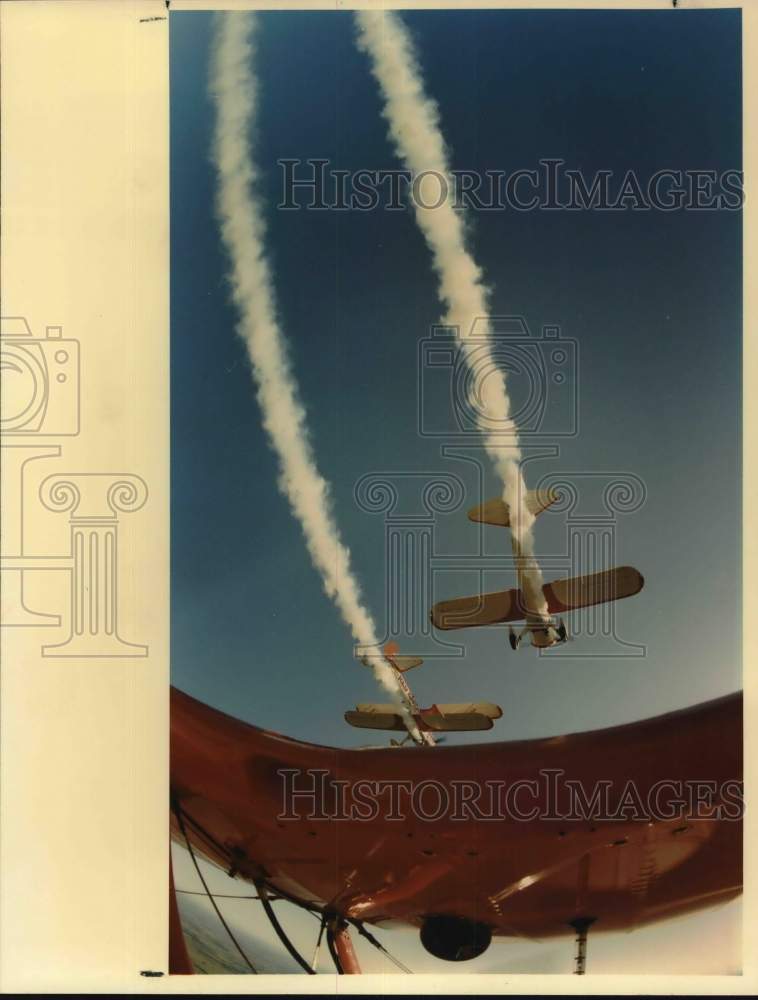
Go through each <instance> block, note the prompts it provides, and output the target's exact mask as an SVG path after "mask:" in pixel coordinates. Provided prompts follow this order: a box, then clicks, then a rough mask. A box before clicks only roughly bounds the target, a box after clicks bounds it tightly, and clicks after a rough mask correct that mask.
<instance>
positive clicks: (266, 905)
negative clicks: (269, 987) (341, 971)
mask: <svg viewBox="0 0 758 1000" xmlns="http://www.w3.org/2000/svg"><path fill="white" fill-rule="evenodd" d="M255 888H256V889H257V890H258V897H259V899H260V901H261V904H262V905H263V909H264V911H265V913H266V916H267V917H268V919H269V920H270V921H271V926H272V927H273V928H274V930H275V931H276V936H277V937H278V938H279V940H280V941H281V942H282V944H283V945H284V947H285V948H286V949H287V951H288V952H289V953H290V955H291V956H292V957H293V958H294V959H295V961H296V962H297V964H298V965H299V966H300V968H301V969H303V971H305V972H307V973H308V975H309V976H315V975H316V972H315V970H314V969H312V968H311V967H310V965H308V963H307V962H306V961H305V959H304V958H303V956H302V955H301V954H300V952H299V951H298V950H297V948H296V947H295V946H294V944H293V943H292V942H291V941H290V939H289V938H288V937H287V935H286V934H285V933H284V928H283V927H282V925H281V924H280V923H279V921H278V919H277V916H276V914H275V913H274V908H273V906H272V905H271V903H270V902H269V898H268V891H267V889H266V885H265V883H264V882H256V883H255Z"/></svg>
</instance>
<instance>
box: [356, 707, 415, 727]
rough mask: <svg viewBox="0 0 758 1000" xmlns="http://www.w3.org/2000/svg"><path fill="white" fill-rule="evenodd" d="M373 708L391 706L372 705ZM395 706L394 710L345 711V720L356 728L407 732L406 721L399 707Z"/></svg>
mask: <svg viewBox="0 0 758 1000" xmlns="http://www.w3.org/2000/svg"><path fill="white" fill-rule="evenodd" d="M366 707H368V706H365V705H359V706H358V708H359V709H361V708H366ZM372 707H373V708H379V707H381V708H385V707H386V708H388V707H389V706H376V705H375V706H372ZM392 707H393V711H392V712H376V711H371V712H365V711H364V712H361V711H357V712H345V722H347V723H348V725H351V726H355V728H356V729H386V730H389V731H391V732H405V722H404V721H403V717H402V716H401V715H400V714H399V713H398V711H397V708H396V707H395V706H392Z"/></svg>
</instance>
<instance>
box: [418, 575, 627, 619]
mask: <svg viewBox="0 0 758 1000" xmlns="http://www.w3.org/2000/svg"><path fill="white" fill-rule="evenodd" d="M644 582H645V581H644V579H643V577H642V574H641V573H640V572H639V571H638V570H636V569H634V567H633V566H619V567H616V568H614V569H608V570H603V571H602V572H600V573H591V574H589V575H588V576H575V577H571V578H569V579H566V580H553V581H552V582H551V583H546V584H545V585H544V587H543V588H542V592H543V594H544V595H545V600H546V601H547V608H548V612H549V613H550V614H551V615H555V614H560V613H561V612H563V611H571V610H573V609H575V608H587V607H590V606H591V605H593V604H604V603H606V602H607V601H619V600H621V599H622V598H624V597H632V596H633V595H634V594H638V593H639V592H640V591H641V590H642V587H643V584H644ZM525 618H526V608H525V604H524V598H523V595H522V593H521V591H520V590H519V589H517V588H514V589H513V590H500V591H495V592H494V593H491V594H476V595H474V596H472V597H458V598H455V599H454V600H452V601H439V602H438V603H437V604H435V605H434V607H433V608H432V611H431V620H432V624H433V625H434V626H435V628H439V629H454V628H473V627H475V626H479V625H498V624H500V623H502V622H517V621H523V620H524V619H525Z"/></svg>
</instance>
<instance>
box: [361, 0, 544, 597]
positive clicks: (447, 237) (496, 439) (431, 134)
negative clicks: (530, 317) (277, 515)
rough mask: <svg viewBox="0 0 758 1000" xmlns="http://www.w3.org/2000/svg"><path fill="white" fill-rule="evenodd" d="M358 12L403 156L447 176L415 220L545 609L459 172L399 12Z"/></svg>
mask: <svg viewBox="0 0 758 1000" xmlns="http://www.w3.org/2000/svg"><path fill="white" fill-rule="evenodd" d="M355 17H356V20H357V25H358V44H359V46H360V48H361V49H363V50H364V51H365V52H367V53H368V55H369V58H370V60H371V69H372V72H373V75H374V77H375V78H376V80H377V82H378V84H379V87H380V90H381V94H382V97H383V99H384V108H383V111H382V114H383V116H384V118H385V119H386V120H387V123H388V125H389V135H390V138H391V140H392V142H393V144H394V146H395V149H396V151H397V153H398V155H399V157H400V159H401V160H402V161H403V162H404V163H405V165H406V167H407V169H408V170H410V172H411V174H412V175H414V176H416V177H418V176H419V175H421V174H424V172H425V171H430V172H433V173H434V174H436V175H437V176H441V177H444V178H445V180H446V181H447V197H446V198H445V199H444V200H443V201H442V203H441V204H439V205H438V206H436V207H433V208H432V207H429V208H425V207H424V206H423V205H422V204H420V202H421V201H422V200H423V201H424V202H425V203H428V204H430V205H431V204H435V201H436V200H439V198H436V199H432V198H429V199H427V198H424V199H421V198H415V199H414V208H415V213H416V220H417V222H418V225H419V228H420V229H421V231H422V233H423V234H424V237H425V239H426V241H427V244H428V245H429V248H430V250H431V252H432V257H433V263H434V268H435V270H436V272H437V277H438V279H439V294H440V298H441V299H442V301H443V303H444V305H445V307H446V315H445V318H444V322H445V323H446V324H448V325H450V326H455V327H456V328H457V329H458V335H459V340H460V344H461V350H462V351H463V352H464V357H465V359H466V361H467V362H469V361H471V362H473V356H472V352H473V351H474V350H475V351H476V365H477V370H478V371H479V372H480V373H481V372H482V370H484V371H485V372H487V373H489V374H488V375H487V377H486V378H483V379H477V384H476V389H477V392H478V393H479V394H480V395H478V396H477V413H478V414H480V416H479V428H480V430H481V431H482V434H483V437H484V443H485V448H486V450H487V452H488V454H489V456H490V458H491V459H492V462H493V464H494V465H495V468H496V470H497V473H498V475H499V476H500V479H501V481H502V483H503V499H504V500H505V502H506V503H507V504H508V506H509V508H510V519H511V537H512V540H513V548H514V554H515V556H516V558H517V566H518V567H519V569H520V572H519V578H520V582H521V586H522V588H523V590H524V594H525V597H526V599H527V605H528V606H529V607H530V608H531V609H534V610H535V611H537V612H539V613H540V614H542V615H546V614H547V604H546V602H545V599H544V596H543V593H542V573H541V572H540V568H539V566H538V565H537V562H536V560H535V558H534V555H533V540H532V524H533V522H534V515H533V514H532V513H531V512H530V511H529V509H528V507H527V505H526V502H525V487H524V480H523V476H522V474H521V466H520V464H519V462H520V459H521V452H520V450H519V447H518V443H517V441H518V439H517V436H516V427H515V425H514V423H513V421H512V420H511V417H510V401H509V399H508V394H507V391H506V386H505V378H504V376H503V374H502V372H501V371H500V370H499V369H498V366H497V365H496V364H495V361H494V358H493V357H492V356H491V353H490V356H489V358H486V357H483V351H488V350H489V348H488V347H487V345H486V342H485V344H484V345H483V344H482V340H483V339H485V338H487V337H489V333H490V331H489V329H488V328H487V327H486V326H485V325H484V324H483V323H482V321H481V319H480V318H481V317H487V316H489V308H488V291H487V289H486V288H485V287H484V285H483V284H482V274H481V271H480V269H479V268H478V267H477V265H476V263H475V262H474V260H473V258H472V256H471V254H470V253H469V252H468V250H467V248H466V240H465V232H464V226H463V219H462V216H461V214H460V212H456V211H455V210H454V208H453V204H452V195H453V192H454V190H455V188H454V178H453V177H452V176H451V174H450V167H449V163H448V154H447V150H446V148H445V143H444V140H443V137H442V131H441V128H440V123H439V114H438V110H437V106H436V105H435V104H434V103H433V102H432V101H431V100H429V98H428V97H427V96H426V95H425V93H424V84H423V80H422V77H421V72H420V68H419V63H418V58H417V56H416V53H415V51H414V48H413V43H412V42H411V39H410V36H409V34H408V31H407V29H406V27H405V25H404V24H403V22H402V21H401V20H400V18H399V17H398V16H397V14H395V13H393V12H389V11H373V10H365V11H356V12H355ZM430 176H431V174H430ZM435 194H437V192H435ZM476 319H480V323H479V325H478V326H477V332H476V338H477V339H476V343H475V344H472V343H469V342H468V338H469V337H470V336H471V333H472V328H473V324H474V321H475V320H476ZM482 362H484V363H482ZM504 432H507V434H508V436H509V437H510V439H511V440H512V441H513V445H512V446H510V447H508V448H506V447H505V446H504V444H503V437H504V436H505V435H504Z"/></svg>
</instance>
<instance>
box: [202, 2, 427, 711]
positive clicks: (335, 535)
mask: <svg viewBox="0 0 758 1000" xmlns="http://www.w3.org/2000/svg"><path fill="white" fill-rule="evenodd" d="M217 18H218V20H217V25H216V35H215V39H214V51H213V58H212V63H211V80H210V89H211V93H212V96H213V99H214V102H215V110H216V122H215V134H214V142H213V160H214V164H215V167H216V170H217V174H218V189H217V213H218V218H219V223H220V226H221V234H222V238H223V242H224V245H225V247H226V250H227V252H228V254H229V258H230V262H231V287H232V294H233V297H234V302H235V304H236V306H237V309H238V311H239V316H240V320H239V325H238V332H239V334H240V335H241V336H242V338H243V339H244V341H245V343H246V345H247V349H248V354H249V356H250V360H251V362H252V368H253V375H254V377H255V382H256V386H257V396H258V402H259V404H260V408H261V412H262V415H263V425H264V427H265V429H266V433H267V434H268V437H269V440H270V443H271V445H272V447H273V449H274V451H275V452H276V454H277V456H278V458H279V487H280V489H281V491H282V493H283V494H284V495H285V496H286V497H287V499H288V501H289V503H290V506H291V508H292V512H293V514H294V515H295V517H296V518H297V519H298V521H299V522H300V525H301V526H302V529H303V534H304V536H305V541H306V544H307V546H308V552H309V553H310V557H311V559H312V561H313V564H314V566H315V567H316V569H317V570H318V572H319V573H320V575H321V578H322V580H323V584H324V590H325V591H326V593H327V594H328V595H329V597H330V598H331V599H332V600H333V601H334V603H335V604H336V606H337V608H338V609H339V612H340V614H341V615H342V618H343V619H344V621H345V623H346V624H347V625H348V626H349V628H350V630H351V632H352V634H353V638H354V639H355V640H356V642H357V643H359V644H360V645H361V646H363V647H365V649H366V652H367V653H368V655H369V657H370V659H371V665H372V668H373V670H374V674H375V676H376V679H377V680H378V681H379V683H380V684H382V686H383V687H385V688H386V689H387V691H388V692H389V693H390V694H391V695H392V697H393V700H394V701H395V702H397V704H398V707H399V708H400V709H401V710H402V712H403V715H404V717H405V718H406V720H407V719H408V718H409V715H408V713H407V711H406V710H405V708H404V706H403V702H402V699H401V695H400V688H399V685H398V683H397V679H396V676H395V673H394V671H393V670H392V668H391V667H390V666H389V665H388V664H387V663H386V662H385V660H384V659H383V658H382V657H381V655H379V654H378V646H379V644H378V642H377V638H376V629H375V627H374V623H373V621H372V619H371V615H370V614H369V612H368V611H367V610H366V608H365V607H364V605H363V603H362V598H361V593H360V588H359V586H358V583H357V581H356V579H355V577H354V575H353V572H352V569H351V566H350V553H349V551H348V549H347V548H346V547H345V545H344V544H343V543H342V541H341V539H340V535H339V531H338V529H337V525H336V523H335V520H334V515H333V513H332V508H331V501H330V497H329V487H328V484H327V483H326V481H325V480H324V479H323V478H322V476H321V475H320V474H319V472H318V469H317V467H316V462H315V458H314V455H313V451H312V448H311V444H310V440H309V437H308V431H307V428H306V418H305V411H304V410H303V407H302V405H301V403H300V401H299V399H298V394H297V387H296V381H295V378H294V376H293V374H292V371H291V368H290V362H289V358H288V355H287V350H286V347H285V343H284V338H283V335H282V332H281V330H280V328H279V324H278V321H277V316H276V306H275V297H274V290H273V282H272V278H271V272H270V269H269V265H268V261H267V259H266V256H265V250H264V246H265V223H264V221H263V215H262V211H261V208H260V205H259V202H258V200H257V198H256V195H255V183H256V180H257V176H258V175H257V173H256V169H255V166H254V163H253V159H252V157H251V155H250V151H249V150H250V142H251V137H252V135H253V132H254V128H255V119H256V110H257V102H258V87H257V83H256V80H255V78H254V75H253V72H252V69H251V66H252V60H253V56H254V50H253V40H254V36H255V33H256V29H257V21H256V17H255V15H253V14H250V13H243V14H220V15H217ZM372 651H374V652H372ZM411 725H413V728H414V729H415V728H416V727H415V723H413V721H412V719H411Z"/></svg>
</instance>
